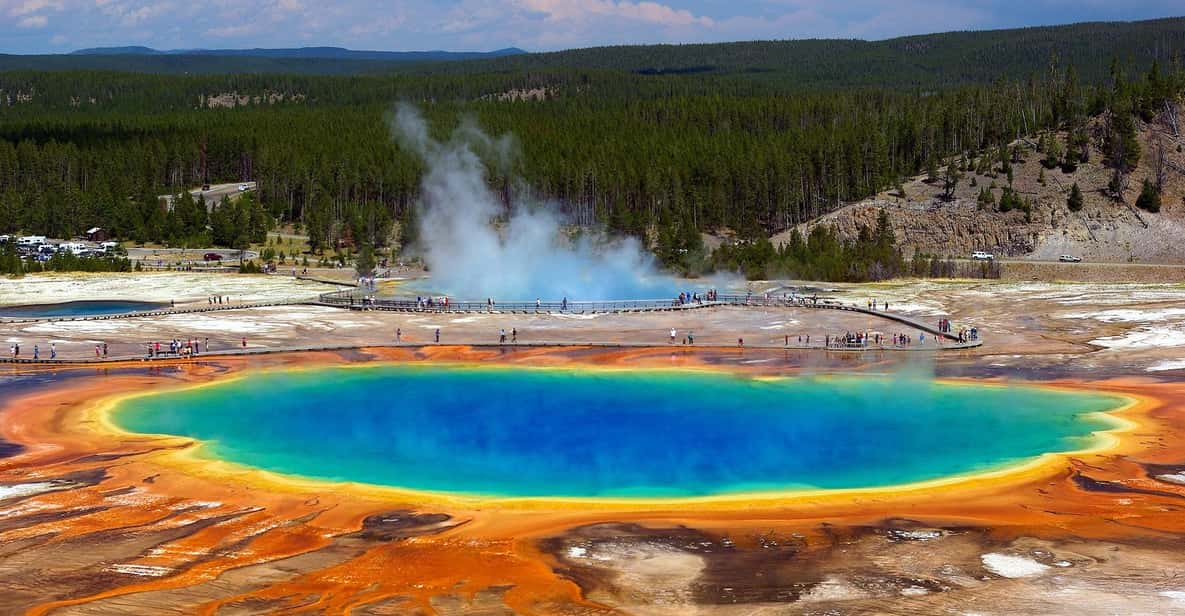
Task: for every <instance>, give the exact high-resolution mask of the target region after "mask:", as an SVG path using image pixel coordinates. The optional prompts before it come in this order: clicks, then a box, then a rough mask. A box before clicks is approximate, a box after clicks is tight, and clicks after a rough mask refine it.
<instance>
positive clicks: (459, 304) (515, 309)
mask: <svg viewBox="0 0 1185 616" xmlns="http://www.w3.org/2000/svg"><path fill="white" fill-rule="evenodd" d="M319 300H320V303H322V304H326V305H329V306H339V307H343V308H353V309H358V310H361V309H370V310H397V311H402V312H500V313H524V314H530V313H559V312H562V313H570V314H595V313H610V312H647V311H654V310H690V309H693V308H703V307H706V306H716V305H720V302H684V303H679V301H678V300H669V299H622V300H604V301H595V302H584V301H581V302H562V301H561V302H556V301H546V302H544V301H540V302H523V301H512V302H493V303H490V302H488V301H478V300H456V301H455V300H452V299H450V300H449V301H448V302H447V303H446V302H444V301H440V299H439V298H432V300H431V302H430V303H429V301H428V300H427V298H425V299H423V300H419V301H417V299H416V298H414V297H395V298H391V297H368V296H367V295H366V293H365V292H363V291H357V290H354V289H350V290H345V291H334V292H332V293H322V294H321V296H320V298H319Z"/></svg>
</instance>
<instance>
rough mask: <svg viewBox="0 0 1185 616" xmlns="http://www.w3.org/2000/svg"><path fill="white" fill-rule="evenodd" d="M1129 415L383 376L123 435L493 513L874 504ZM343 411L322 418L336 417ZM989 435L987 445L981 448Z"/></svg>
mask: <svg viewBox="0 0 1185 616" xmlns="http://www.w3.org/2000/svg"><path fill="white" fill-rule="evenodd" d="M1122 403H1123V402H1122V400H1118V399H1115V398H1112V397H1106V396H1099V395H1093V394H1086V393H1081V394H1077V393H1066V392H1060V391H1048V390H1042V389H1037V388H1026V387H1000V386H995V387H991V386H989V387H983V386H973V385H941V384H935V383H933V382H931V381H929V380H927V379H910V378H908V377H904V376H902V377H901V378H897V379H894V378H860V377H839V378H821V379H748V378H740V377H734V376H729V375H727V374H721V373H714V372H704V371H699V372H672V371H641V372H635V371H631V372H622V371H604V370H595V369H594V370H565V369H525V368H518V369H515V368H488V367H477V368H474V367H461V368H458V367H451V368H450V367H425V366H414V367H406V366H384V367H368V368H345V369H323V370H310V371H290V372H273V373H265V374H254V375H250V376H247V377H244V378H240V379H237V380H234V381H231V382H228V383H225V384H218V385H212V386H206V387H198V388H191V389H187V390H182V391H178V392H170V393H163V394H156V395H149V396H144V397H140V398H133V399H130V400H127V401H126V402H124V403H122V404H120V405H119V406H117V407H116V408H115V409H114V410H113V411H112V413H113V417H112V420H113V421H114V423H115V424H116V425H118V426H119V427H122V428H124V429H127V430H130V431H134V432H141V433H159V434H172V435H181V436H188V437H193V438H195V439H198V440H200V441H202V442H203V443H204V452H203V453H204V455H207V456H209V457H211V458H217V459H223V460H227V461H231V462H238V463H242V464H247V465H251V466H256V467H259V468H263V469H267V470H271V471H276V472H281V473H291V474H295V475H301V476H306V477H316V478H323V479H329V480H340V481H357V482H363V483H372V484H378V485H387V486H393V487H401V488H409V489H414V490H423V491H442V492H453V493H462V494H473V495H481V496H492V497H540V496H541V497H548V496H551V497H568V496H571V497H606V496H608V497H622V496H626V497H628V496H634V497H643V498H644V497H677V496H711V495H722V494H733V493H745V492H778V491H793V490H802V489H816V488H821V489H833V488H867V487H880V486H888V485H893V484H904V483H911V482H916V481H924V480H932V479H938V478H941V477H943V476H947V475H956V474H965V473H970V472H973V471H976V470H980V471H982V470H985V469H992V468H995V467H999V466H1005V465H1007V464H1009V463H1016V462H1018V461H1027V460H1029V459H1031V458H1033V457H1036V456H1038V455H1040V454H1044V453H1047V452H1058V451H1071V450H1077V449H1086V448H1089V447H1091V446H1093V444H1094V443H1095V441H1096V440H1097V438H1098V437H1096V436H1094V435H1093V434H1092V433H1093V432H1094V431H1098V430H1104V429H1107V428H1108V427H1114V423H1113V422H1108V421H1107V419H1106V418H1105V417H1103V416H1100V415H1098V414H1096V413H1097V412H1098V411H1104V410H1109V409H1113V408H1116V407H1118V406H1121V405H1122ZM327 409H332V410H331V411H330V413H329V416H328V417H327V413H326V410H327ZM984 434H990V435H991V438H983V435H984Z"/></svg>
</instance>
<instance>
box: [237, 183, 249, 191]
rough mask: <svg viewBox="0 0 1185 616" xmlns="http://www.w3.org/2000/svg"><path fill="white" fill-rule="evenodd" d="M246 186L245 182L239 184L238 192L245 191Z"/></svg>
mask: <svg viewBox="0 0 1185 616" xmlns="http://www.w3.org/2000/svg"><path fill="white" fill-rule="evenodd" d="M247 188H248V186H247V185H246V184H239V192H246V191H247Z"/></svg>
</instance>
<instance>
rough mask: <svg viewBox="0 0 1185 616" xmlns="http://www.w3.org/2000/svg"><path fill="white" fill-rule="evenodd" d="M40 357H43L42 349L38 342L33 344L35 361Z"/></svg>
mask: <svg viewBox="0 0 1185 616" xmlns="http://www.w3.org/2000/svg"><path fill="white" fill-rule="evenodd" d="M40 357H41V349H40V348H39V347H38V346H37V345H36V344H34V345H33V361H37V360H38V359H40Z"/></svg>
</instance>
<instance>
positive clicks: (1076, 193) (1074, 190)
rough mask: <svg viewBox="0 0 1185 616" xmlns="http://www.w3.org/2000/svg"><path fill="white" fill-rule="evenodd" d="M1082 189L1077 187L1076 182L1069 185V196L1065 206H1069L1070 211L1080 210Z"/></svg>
mask: <svg viewBox="0 0 1185 616" xmlns="http://www.w3.org/2000/svg"><path fill="white" fill-rule="evenodd" d="M1082 205H1083V202H1082V190H1081V189H1079V188H1078V182H1074V185H1073V186H1071V187H1070V196H1069V198H1067V199H1066V206H1067V207H1069V208H1070V211H1071V212H1078V211H1081V210H1082Z"/></svg>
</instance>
